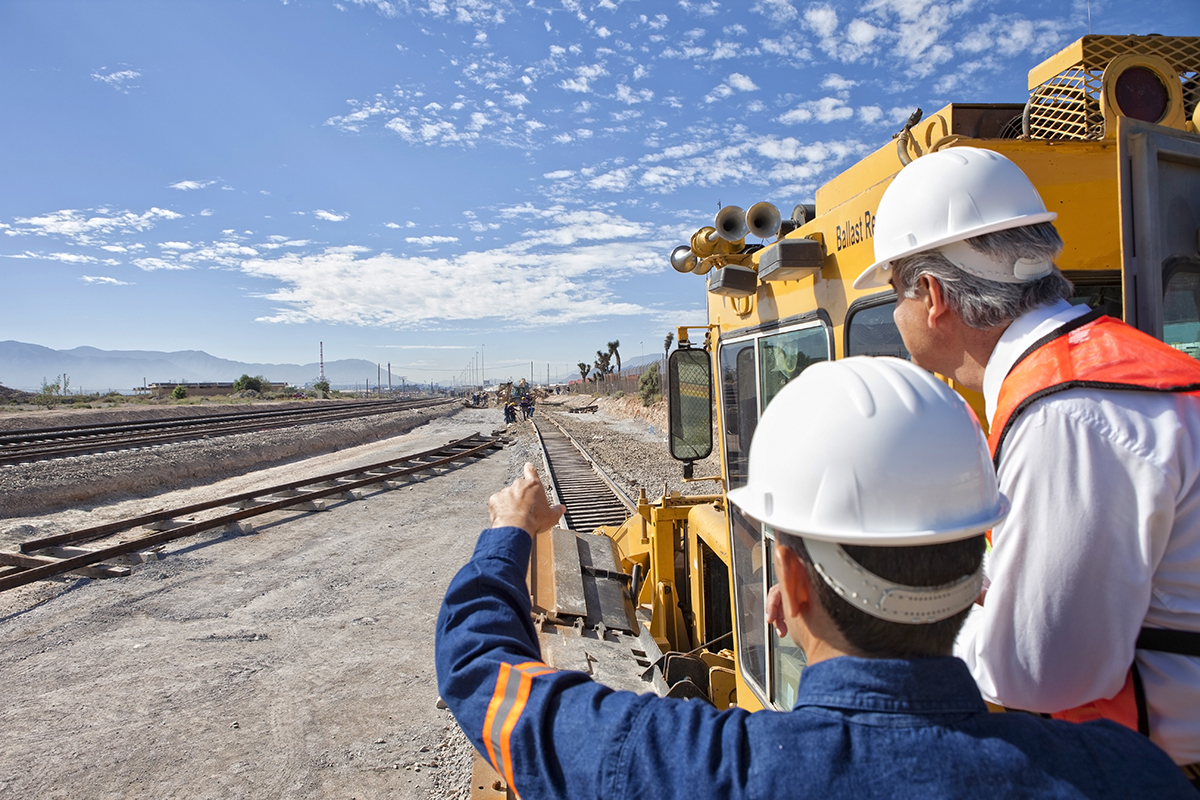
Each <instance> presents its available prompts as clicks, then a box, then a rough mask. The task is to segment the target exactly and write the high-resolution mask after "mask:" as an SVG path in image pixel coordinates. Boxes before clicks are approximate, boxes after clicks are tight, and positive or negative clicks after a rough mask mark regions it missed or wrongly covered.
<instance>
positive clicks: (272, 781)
mask: <svg viewBox="0 0 1200 800" xmlns="http://www.w3.org/2000/svg"><path fill="white" fill-rule="evenodd" d="M501 425H502V421H501V413H500V411H499V410H494V409H491V410H466V411H462V412H459V413H458V414H455V415H454V416H452V417H447V418H442V419H435V420H433V421H431V422H430V423H428V424H426V425H423V426H421V427H419V428H416V429H415V430H413V431H412V432H410V433H407V434H405V435H403V436H398V437H395V438H391V439H387V440H384V441H381V442H375V443H373V444H369V445H365V446H362V447H357V448H352V449H347V450H343V451H340V452H338V453H336V454H333V455H327V456H323V457H321V458H319V459H312V460H310V461H307V462H296V463H292V464H288V465H283V466H279V467H274V468H271V469H266V470H261V471H258V472H255V473H253V474H252V475H250V476H243V477H236V478H230V479H227V480H224V481H221V482H220V483H218V484H215V485H213V486H207V487H196V488H193V489H188V490H185V491H177V492H173V493H171V494H170V495H168V496H163V495H160V496H157V497H148V498H134V499H129V500H126V501H124V502H122V503H120V504H119V505H118V506H116V507H99V508H95V509H91V510H86V511H85V510H78V509H74V510H66V511H62V512H58V513H54V514H48V515H43V516H38V517H24V518H15V519H10V520H5V521H4V522H3V523H0V524H2V525H3V530H0V546H3V547H5V548H11V547H12V546H13V543H14V542H15V541H18V540H19V539H24V538H29V536H31V535H33V533H32V531H36V533H38V534H42V533H52V532H55V531H58V530H68V529H72V528H76V527H81V526H83V525H88V524H96V523H99V522H102V521H104V520H105V519H107V518H113V517H116V516H121V515H127V514H129V513H131V512H136V511H138V510H147V509H150V508H157V507H162V506H165V505H168V504H174V503H177V502H181V501H187V500H195V499H199V498H202V497H205V496H212V495H214V494H217V493H220V494H224V493H228V492H231V491H236V490H238V489H242V488H247V487H248V486H251V485H270V484H273V483H278V482H280V481H281V480H286V479H292V478H295V477H298V476H299V475H301V474H306V473H314V474H315V473H318V472H325V471H330V470H332V469H336V468H338V467H342V466H350V465H354V464H362V463H370V462H372V461H378V460H381V459H382V458H385V457H387V456H388V455H389V454H395V455H402V454H406V453H411V452H416V451H419V450H423V449H428V448H431V447H435V446H438V445H441V444H444V443H445V442H447V441H449V440H451V439H455V438H461V437H462V436H465V435H468V434H470V433H473V432H475V431H480V432H483V433H488V432H490V431H492V430H494V429H496V428H499V427H501ZM521 427H524V426H521ZM528 442H529V437H528V435H527V434H522V438H521V440H520V441H518V442H517V443H516V444H515V445H513V446H511V447H509V448H507V449H505V450H504V451H501V452H499V453H496V454H494V455H492V456H490V457H489V458H487V459H484V460H482V461H479V462H476V463H473V464H470V465H467V466H464V467H462V468H461V469H459V470H457V471H454V472H451V473H449V474H447V475H443V476H440V477H436V478H430V479H426V480H424V481H422V482H419V483H416V484H413V485H411V486H407V487H404V488H400V489H395V490H392V491H380V492H377V493H375V494H372V495H369V496H368V497H367V498H366V499H364V500H361V501H357V502H344V503H340V504H338V505H335V506H333V507H332V508H331V509H330V510H328V511H326V512H323V513H303V512H301V513H295V514H284V513H280V514H276V515H275V516H274V517H270V518H259V521H257V523H256V524H257V526H258V527H257V528H256V530H255V531H254V532H253V533H251V534H241V535H217V534H208V535H202V536H198V537H194V538H191V539H186V540H183V541H182V542H178V543H175V544H174V545H173V546H169V547H168V548H167V551H166V553H167V556H166V557H165V558H164V559H163V560H161V561H157V562H153V563H149V564H146V565H143V566H140V567H137V568H135V570H134V572H133V574H132V575H131V576H130V577H128V578H121V579H114V580H107V581H92V580H87V579H79V578H63V579H58V580H55V581H45V582H42V583H39V584H36V585H31V586H26V587H21V588H19V589H16V590H13V591H9V592H5V593H3V594H0V673H2V674H3V675H4V681H3V685H2V687H0V799H3V798H20V799H21V800H28V799H29V798H39V799H40V798H84V799H85V800H86V799H88V798H106V799H107V798H156V799H157V798H164V799H165V798H180V800H182V799H183V798H222V799H223V800H233V799H235V798H359V799H360V800H362V799H363V798H385V797H388V798H392V797H395V798H427V797H433V798H440V797H464V796H465V795H466V791H467V782H468V779H469V775H470V748H469V746H468V745H467V744H466V741H465V739H464V738H463V736H462V734H461V732H459V730H458V728H457V726H456V724H455V722H454V720H453V719H452V717H451V716H450V714H449V712H447V711H445V710H440V709H438V708H437V706H436V701H437V690H436V684H435V676H434V667H433V631H434V623H435V619H436V615H437V611H438V607H439V604H440V601H441V597H442V595H443V594H444V592H445V587H446V584H447V583H448V582H449V580H450V578H451V577H452V575H453V573H454V572H455V570H457V568H458V567H459V566H460V565H461V564H462V563H463V562H464V561H465V560H466V558H467V557H468V556H469V554H470V552H471V549H472V547H473V545H474V541H475V537H476V534H477V533H478V531H479V530H480V529H481V528H483V527H485V525H486V523H487V511H486V507H485V501H486V498H487V496H488V495H489V494H491V493H492V492H494V491H496V490H497V489H499V488H501V487H502V486H504V485H505V484H506V483H508V482H509V481H511V480H512V479H513V478H514V477H515V476H516V475H517V474H518V473H519V470H520V467H521V464H522V463H523V462H524V461H525V460H527V459H529V460H533V458H532V452H531V451H530V449H529V447H528ZM263 520H268V521H263ZM31 529H32V531H31Z"/></svg>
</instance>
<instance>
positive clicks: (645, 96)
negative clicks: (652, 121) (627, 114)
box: [617, 83, 654, 105]
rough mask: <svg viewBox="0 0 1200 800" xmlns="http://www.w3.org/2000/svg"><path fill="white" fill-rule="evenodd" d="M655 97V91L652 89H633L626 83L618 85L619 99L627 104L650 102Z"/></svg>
mask: <svg viewBox="0 0 1200 800" xmlns="http://www.w3.org/2000/svg"><path fill="white" fill-rule="evenodd" d="M653 99H654V92H653V91H651V90H650V89H631V88H629V87H628V86H626V85H625V84H623V83H621V84H618V85H617V100H618V101H619V102H621V103H625V104H627V105H633V104H634V103H648V102H650V101H651V100H653Z"/></svg>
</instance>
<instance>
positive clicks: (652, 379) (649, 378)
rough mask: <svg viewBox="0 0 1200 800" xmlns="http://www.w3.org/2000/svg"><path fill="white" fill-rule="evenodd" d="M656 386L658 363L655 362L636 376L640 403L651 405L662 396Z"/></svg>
mask: <svg viewBox="0 0 1200 800" xmlns="http://www.w3.org/2000/svg"><path fill="white" fill-rule="evenodd" d="M658 387H659V378H658V363H657V362H656V363H654V364H651V365H650V368H649V369H647V370H646V371H645V372H643V373H642V376H641V377H640V378H638V397H640V398H642V405H644V406H648V405H652V404H653V403H655V402H656V401H657V400H658V399H659V398H660V397H661V396H662V394H661V392H660V391H659V388H658Z"/></svg>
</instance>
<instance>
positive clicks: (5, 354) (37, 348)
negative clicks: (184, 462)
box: [0, 341, 399, 394]
mask: <svg viewBox="0 0 1200 800" xmlns="http://www.w3.org/2000/svg"><path fill="white" fill-rule="evenodd" d="M319 372H320V365H319V364H317V363H312V364H247V363H245V362H242V361H230V360H229V359H225V358H217V357H216V356H210V355H209V354H208V353H205V352H204V351H202V350H180V351H177V352H174V353H163V352H159V351H155V350H99V349H97V348H95V347H75V348H72V349H70V350H52V349H50V348H49V347H42V346H41V345H37V344H26V343H25V342H14V341H6V342H0V385H4V386H7V387H9V388H10V389H21V390H23V391H29V392H34V391H38V390H40V389H41V388H42V381H43V380H48V381H51V382H53V381H54V380H55V378H57V376H59V375H62V374H64V373H65V374H67V375H68V376H69V377H70V379H71V387H70V389H71V391H72V392H74V391H78V390H82V391H84V392H97V391H98V392H106V391H109V390H115V391H118V392H122V393H125V394H129V393H130V392H131V391H132V390H133V387H135V386H142V385H143V383H166V382H175V381H178V382H199V381H234V380H237V379H238V378H239V377H241V376H242V375H243V374H245V375H252V376H253V375H262V376H263V377H264V378H266V379H267V380H269V381H273V382H281V383H290V384H293V385H295V386H304V385H305V384H310V383H312V382H313V381H315V380H316V379H317V375H318V373H319ZM375 374H376V366H375V364H372V363H371V362H370V361H365V360H363V359H360V358H348V359H342V360H340V361H326V362H325V377H326V378H327V379H328V380H329V383H330V384H331V385H332V386H333V387H335V388H337V387H342V388H347V387H353V386H354V385H355V384H358V385H360V386H361V385H362V384H364V383H365V382H366V381H367V380H370V381H371V383H372V384H374V382H375ZM384 381H385V382H386V381H387V378H386V376H385V377H384ZM398 381H399V377H398V376H397V377H396V378H394V380H393V382H394V383H398Z"/></svg>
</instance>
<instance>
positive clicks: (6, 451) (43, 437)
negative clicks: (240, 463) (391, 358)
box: [0, 399, 450, 464]
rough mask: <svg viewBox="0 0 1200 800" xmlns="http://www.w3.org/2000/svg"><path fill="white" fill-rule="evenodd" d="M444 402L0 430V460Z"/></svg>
mask: <svg viewBox="0 0 1200 800" xmlns="http://www.w3.org/2000/svg"><path fill="white" fill-rule="evenodd" d="M445 402H450V401H447V400H441V399H433V400H406V401H396V400H368V401H363V402H352V403H342V402H338V403H330V404H321V405H311V406H304V407H300V408H283V409H270V410H263V411H246V412H237V413H232V414H208V415H205V416H201V417H186V418H181V419H164V420H148V421H145V422H123V423H99V424H95V425H75V426H66V427H60V428H36V429H32V430H22V431H0V464H18V463H23V462H30V461H42V460H46V459H52V458H65V457H67V456H78V455H86V454H89V453H103V452H110V451H113V450H129V449H133V448H138V447H150V446H154V445H160V444H168V443H171V442H182V441H189V440H193V439H205V438H212V437H216V436H228V435H231V434H235V433H247V432H252V431H264V430H273V429H276V428H286V427H291V426H295V425H311V424H316V423H323V422H334V421H337V420H343V419H351V418H355V417H367V416H373V415H376V414H391V413H394V412H397V411H408V410H411V409H417V408H425V407H428V406H432V405H439V404H442V403H445Z"/></svg>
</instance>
